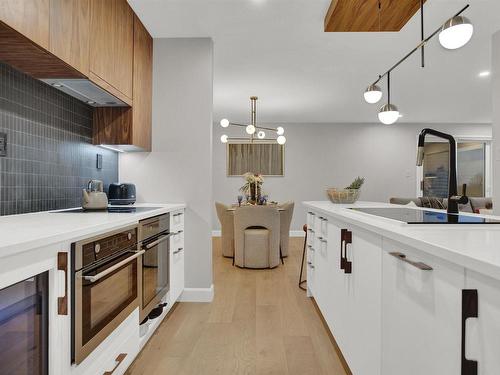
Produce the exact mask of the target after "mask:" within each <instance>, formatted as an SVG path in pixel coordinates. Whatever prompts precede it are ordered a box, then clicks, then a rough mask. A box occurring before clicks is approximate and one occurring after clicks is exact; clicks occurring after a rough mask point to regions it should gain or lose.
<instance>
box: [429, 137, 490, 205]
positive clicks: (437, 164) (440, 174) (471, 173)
mask: <svg viewBox="0 0 500 375" xmlns="http://www.w3.org/2000/svg"><path fill="white" fill-rule="evenodd" d="M448 156H449V146H448V143H447V142H427V143H426V144H425V158H424V164H423V168H422V170H421V177H422V178H421V186H420V194H421V196H424V197H438V198H447V197H448V169H449V166H448ZM489 158H490V144H489V141H483V140H480V141H475V140H474V141H472V140H463V141H458V142H457V177H458V193H459V194H461V193H462V185H463V184H467V195H468V196H470V197H484V196H489V195H490V194H491V189H490V186H489V185H490V181H491V180H490V170H489V169H490V162H489Z"/></svg>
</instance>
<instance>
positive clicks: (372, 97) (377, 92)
mask: <svg viewBox="0 0 500 375" xmlns="http://www.w3.org/2000/svg"><path fill="white" fill-rule="evenodd" d="M363 96H364V97H365V101H366V102H367V103H370V104H375V103H377V102H378V101H379V100H380V99H382V90H381V89H380V87H378V86H377V85H370V86H368V87H367V89H366V90H365V92H364V94H363Z"/></svg>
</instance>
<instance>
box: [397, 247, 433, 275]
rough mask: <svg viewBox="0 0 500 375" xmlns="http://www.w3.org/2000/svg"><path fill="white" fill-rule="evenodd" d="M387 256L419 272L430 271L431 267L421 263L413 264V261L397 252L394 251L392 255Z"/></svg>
mask: <svg viewBox="0 0 500 375" xmlns="http://www.w3.org/2000/svg"><path fill="white" fill-rule="evenodd" d="M389 255H392V256H393V257H395V258H398V259H399V260H401V261H403V262H405V263H408V264H411V265H412V266H413V267H417V268H418V269H419V270H422V271H432V267H431V266H429V265H427V264H425V263H423V262H415V261H413V260H409V259H408V258H407V257H406V255H405V254H403V253H400V252H398V251H394V252H392V253H389Z"/></svg>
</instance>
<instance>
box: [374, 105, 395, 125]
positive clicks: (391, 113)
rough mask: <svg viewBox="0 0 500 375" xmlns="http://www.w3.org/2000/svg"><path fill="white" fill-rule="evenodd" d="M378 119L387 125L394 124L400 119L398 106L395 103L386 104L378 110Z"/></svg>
mask: <svg viewBox="0 0 500 375" xmlns="http://www.w3.org/2000/svg"><path fill="white" fill-rule="evenodd" d="M378 119H379V120H380V122H381V123H382V124H385V125H391V124H394V123H395V122H396V121H398V119H399V111H398V107H396V106H395V105H394V104H384V105H383V106H382V107H381V108H380V110H379V112H378Z"/></svg>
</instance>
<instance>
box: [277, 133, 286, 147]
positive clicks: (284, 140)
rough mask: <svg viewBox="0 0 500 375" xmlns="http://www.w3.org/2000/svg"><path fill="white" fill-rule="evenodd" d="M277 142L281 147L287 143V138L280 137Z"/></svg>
mask: <svg viewBox="0 0 500 375" xmlns="http://www.w3.org/2000/svg"><path fill="white" fill-rule="evenodd" d="M276 142H278V144H280V145H284V144H285V142H286V138H285V136H284V135H280V136H279V137H278V138H277V139H276Z"/></svg>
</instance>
